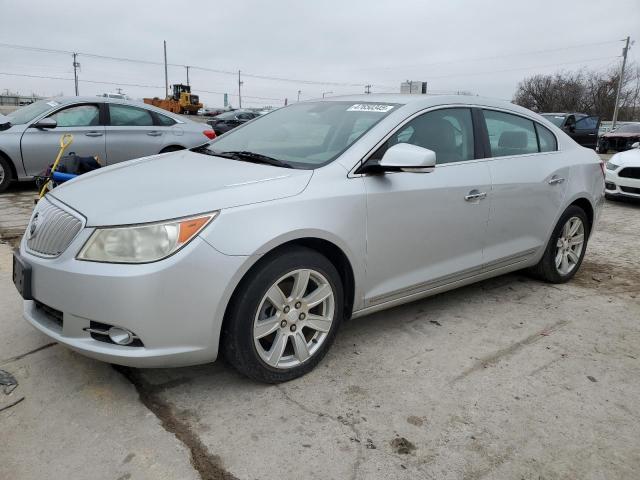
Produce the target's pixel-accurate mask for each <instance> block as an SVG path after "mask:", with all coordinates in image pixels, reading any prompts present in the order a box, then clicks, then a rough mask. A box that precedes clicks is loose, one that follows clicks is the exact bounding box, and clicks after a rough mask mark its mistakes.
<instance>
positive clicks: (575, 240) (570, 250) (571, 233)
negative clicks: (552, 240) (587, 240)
mask: <svg viewBox="0 0 640 480" xmlns="http://www.w3.org/2000/svg"><path fill="white" fill-rule="evenodd" d="M583 248H584V223H583V222H582V220H581V219H580V218H579V217H571V218H569V220H567V222H566V223H565V224H564V226H563V227H562V231H561V232H560V236H559V237H558V241H557V242H556V257H555V263H556V269H557V270H558V273H560V275H563V276H564V275H568V274H569V273H571V272H572V271H573V270H574V269H575V268H576V266H577V265H578V263H579V262H580V257H581V255H582V249H583Z"/></svg>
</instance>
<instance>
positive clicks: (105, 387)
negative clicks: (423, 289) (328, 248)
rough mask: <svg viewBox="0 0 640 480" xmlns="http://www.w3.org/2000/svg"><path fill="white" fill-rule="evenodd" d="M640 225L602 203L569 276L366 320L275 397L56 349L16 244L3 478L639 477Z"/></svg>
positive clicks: (475, 291)
mask: <svg viewBox="0 0 640 480" xmlns="http://www.w3.org/2000/svg"><path fill="white" fill-rule="evenodd" d="M11 192H12V193H13V194H14V196H13V197H11V194H12V193H9V196H7V195H6V194H5V195H0V212H2V214H0V221H2V222H7V225H8V224H12V223H17V222H13V220H11V221H9V218H8V217H11V216H15V217H16V218H14V220H16V219H17V217H19V216H20V215H22V217H21V218H22V223H23V224H25V223H26V220H25V218H26V217H25V216H28V211H29V210H30V208H27V207H25V205H26V204H27V203H28V202H27V200H26V199H25V198H26V197H28V196H29V195H31V192H29V191H28V190H25V189H15V188H14V189H12V190H11ZM21 204H22V206H21ZM6 205H15V210H12V212H13V213H12V214H11V215H6V214H5V212H6V211H7V210H6V209H5V206H6ZM12 208H13V207H12ZM19 211H22V212H23V213H22V214H19V213H18V212H19ZM2 228H3V227H2V226H0V235H2V232H3V230H2ZM638 232H640V204H639V203H629V202H607V204H606V207H605V210H604V212H603V217H602V220H601V223H600V225H599V226H598V229H597V231H596V232H595V234H594V236H593V237H592V239H591V242H590V244H589V248H588V252H587V256H586V258H585V262H584V264H583V266H582V268H581V270H580V272H579V274H578V275H577V276H576V277H575V279H574V280H573V281H572V282H570V283H568V284H564V285H548V284H544V283H540V282H537V281H534V280H532V279H530V278H528V277H526V276H523V275H521V274H511V275H506V276H502V277H498V278H495V279H492V280H488V281H485V282H481V283H478V284H476V285H472V286H469V287H465V288H462V289H459V290H456V291H452V292H449V293H445V294H442V295H438V296H436V297H433V298H430V299H426V300H423V301H419V302H415V303H412V304H409V305H405V306H402V307H398V308H394V309H392V310H389V311H386V312H381V313H378V314H375V315H371V316H369V317H365V318H360V319H357V320H353V321H351V322H348V323H347V324H345V325H344V328H343V329H342V330H341V332H340V333H339V335H338V338H337V341H336V344H335V345H334V346H333V348H332V349H331V351H330V352H329V354H328V355H327V357H326V359H325V360H324V361H323V362H322V363H321V364H320V365H319V367H318V368H317V369H316V370H314V371H313V372H311V373H310V374H309V375H307V376H305V377H304V378H301V379H299V380H296V381H293V382H289V383H286V384H282V385H278V386H267V385H261V384H257V383H254V382H251V381H249V380H247V379H245V378H244V377H241V376H240V375H238V374H237V373H235V372H234V371H233V370H232V369H231V368H229V367H228V366H226V365H224V364H222V363H220V362H218V363H215V364H213V365H205V366H200V367H190V368H182V369H154V370H135V369H124V368H119V369H114V368H112V367H110V366H109V365H106V364H102V363H100V362H97V361H93V360H89V359H85V358H83V357H81V356H79V355H77V354H75V353H72V352H70V351H68V350H66V349H65V348H64V347H61V346H59V345H51V344H50V343H49V340H48V339H47V338H46V337H43V336H42V335H40V334H39V333H37V332H36V331H35V330H33V329H32V328H31V327H30V326H28V325H27V324H26V323H25V322H24V321H23V320H22V319H21V314H20V306H21V302H20V299H19V298H18V294H17V293H16V292H15V289H14V288H13V286H12V285H11V280H10V258H9V254H10V248H9V246H8V245H2V246H0V325H1V327H2V329H3V330H2V331H3V335H1V336H0V369H2V370H5V371H8V372H10V373H11V374H13V375H14V376H15V377H16V379H17V381H18V382H19V386H18V387H17V388H16V389H15V390H14V391H13V392H12V393H11V394H10V395H4V394H3V393H2V392H1V390H0V445H1V446H2V448H0V478H20V479H23V478H24V479H36V478H42V477H43V476H45V475H46V476H47V477H49V478H52V479H57V478H100V479H101V478H105V479H106V478H110V479H128V478H131V479H136V478H172V479H182V478H205V479H214V478H229V479H232V478H237V479H299V478H305V479H310V478H319V479H320V478H321V479H327V478H330V479H377V478H380V479H383V478H384V479H415V478H425V479H431V478H433V479H481V478H487V479H488V478H501V479H502V478H505V479H525V480H534V479H535V480H540V479H544V480H550V479H580V480H586V479H594V480H595V479H614V478H615V479H636V478H638V472H639V471H640V435H638V432H640V407H639V406H638V400H637V399H638V398H639V397H640V382H638V378H640V326H639V324H638V319H639V318H640V283H639V281H638V271H639V267H640V257H639V256H638V247H639V246H640V245H639V240H638ZM4 235H5V239H6V238H8V237H9V236H10V235H7V234H4ZM22 397H24V400H21V401H20V399H21V398H22ZM15 402H19V403H17V404H15V405H14V406H9V405H11V404H13V403H15Z"/></svg>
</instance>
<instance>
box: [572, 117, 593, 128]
mask: <svg viewBox="0 0 640 480" xmlns="http://www.w3.org/2000/svg"><path fill="white" fill-rule="evenodd" d="M596 128H598V117H584V118H581V119H580V120H578V121H577V122H576V130H595V129H596Z"/></svg>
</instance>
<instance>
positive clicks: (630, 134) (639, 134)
mask: <svg viewBox="0 0 640 480" xmlns="http://www.w3.org/2000/svg"><path fill="white" fill-rule="evenodd" d="M603 137H606V138H611V137H620V138H633V137H640V132H607V133H605V134H604V135H603Z"/></svg>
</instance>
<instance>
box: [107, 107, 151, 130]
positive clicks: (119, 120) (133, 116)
mask: <svg viewBox="0 0 640 480" xmlns="http://www.w3.org/2000/svg"><path fill="white" fill-rule="evenodd" d="M109 116H110V117H111V122H110V125H111V126H113V127H149V126H151V125H153V117H152V116H151V112H149V110H145V109H144V108H138V107H130V106H129V105H118V104H116V103H110V104H109Z"/></svg>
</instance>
